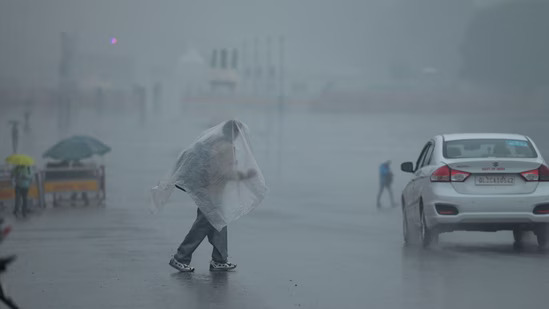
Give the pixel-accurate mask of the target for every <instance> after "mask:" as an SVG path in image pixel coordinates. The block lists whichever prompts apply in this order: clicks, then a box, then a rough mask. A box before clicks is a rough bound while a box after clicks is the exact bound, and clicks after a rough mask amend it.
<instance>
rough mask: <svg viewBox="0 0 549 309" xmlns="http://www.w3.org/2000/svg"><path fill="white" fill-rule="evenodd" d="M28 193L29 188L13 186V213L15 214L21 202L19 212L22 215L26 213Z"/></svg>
mask: <svg viewBox="0 0 549 309" xmlns="http://www.w3.org/2000/svg"><path fill="white" fill-rule="evenodd" d="M28 194H29V188H22V187H17V186H16V187H15V207H14V209H13V213H14V214H17V213H18V212H19V207H20V206H21V202H23V203H22V204H23V205H22V209H21V213H22V215H23V217H24V216H26V215H27V195H28Z"/></svg>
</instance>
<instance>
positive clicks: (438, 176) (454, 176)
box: [431, 165, 471, 182]
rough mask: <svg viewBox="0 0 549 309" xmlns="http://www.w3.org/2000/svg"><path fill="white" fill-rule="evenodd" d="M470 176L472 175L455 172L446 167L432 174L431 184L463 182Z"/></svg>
mask: <svg viewBox="0 0 549 309" xmlns="http://www.w3.org/2000/svg"><path fill="white" fill-rule="evenodd" d="M469 175H471V174H470V173H467V172H463V171H458V170H453V169H451V168H450V167H449V166H448V165H444V166H442V167H440V168H438V169H437V170H436V171H434V172H433V174H431V182H450V181H452V182H463V181H465V180H466V179H467V178H468V177H469Z"/></svg>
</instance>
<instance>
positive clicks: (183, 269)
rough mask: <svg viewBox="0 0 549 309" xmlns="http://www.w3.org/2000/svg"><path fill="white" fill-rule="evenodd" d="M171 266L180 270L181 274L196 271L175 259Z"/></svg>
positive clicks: (171, 261)
mask: <svg viewBox="0 0 549 309" xmlns="http://www.w3.org/2000/svg"><path fill="white" fill-rule="evenodd" d="M170 266H171V267H173V268H175V269H177V270H179V271H180V272H192V271H194V267H190V266H189V265H187V264H183V263H180V262H178V261H177V260H176V259H175V258H173V257H172V259H171V260H170Z"/></svg>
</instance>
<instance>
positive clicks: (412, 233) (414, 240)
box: [402, 202, 420, 245]
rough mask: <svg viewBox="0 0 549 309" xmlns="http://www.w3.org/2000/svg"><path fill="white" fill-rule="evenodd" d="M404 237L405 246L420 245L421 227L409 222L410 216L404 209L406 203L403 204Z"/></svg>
mask: <svg viewBox="0 0 549 309" xmlns="http://www.w3.org/2000/svg"><path fill="white" fill-rule="evenodd" d="M402 205H403V206H402V236H403V237H404V244H405V245H417V244H419V240H420V237H419V227H418V226H417V225H414V224H410V222H408V216H407V215H406V211H405V209H404V202H403V203H402Z"/></svg>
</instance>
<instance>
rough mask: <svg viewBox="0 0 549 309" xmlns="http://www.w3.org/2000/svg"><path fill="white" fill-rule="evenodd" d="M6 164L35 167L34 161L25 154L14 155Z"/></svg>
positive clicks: (7, 159) (8, 158)
mask: <svg viewBox="0 0 549 309" xmlns="http://www.w3.org/2000/svg"><path fill="white" fill-rule="evenodd" d="M6 163H9V164H13V165H25V166H31V165H34V159H33V158H31V157H29V156H27V155H24V154H12V155H11V156H9V157H7V158H6Z"/></svg>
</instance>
